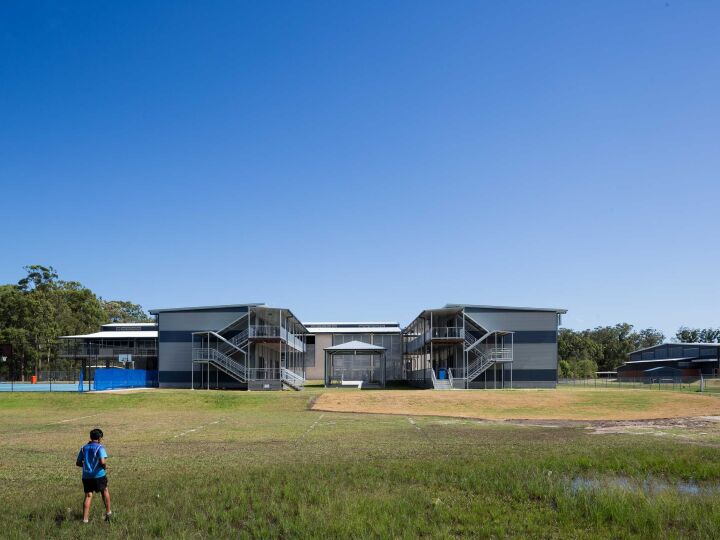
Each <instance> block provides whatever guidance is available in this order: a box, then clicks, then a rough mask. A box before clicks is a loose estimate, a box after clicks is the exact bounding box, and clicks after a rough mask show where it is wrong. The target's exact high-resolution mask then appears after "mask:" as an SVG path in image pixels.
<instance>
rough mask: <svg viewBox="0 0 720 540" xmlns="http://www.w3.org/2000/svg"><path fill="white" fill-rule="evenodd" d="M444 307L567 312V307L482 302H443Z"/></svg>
mask: <svg viewBox="0 0 720 540" xmlns="http://www.w3.org/2000/svg"><path fill="white" fill-rule="evenodd" d="M445 307H446V308H464V307H468V308H482V309H495V310H499V311H551V312H554V313H567V309H564V308H538V307H524V306H522V307H521V306H488V305H484V304H445Z"/></svg>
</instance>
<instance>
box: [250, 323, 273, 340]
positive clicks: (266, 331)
mask: <svg viewBox="0 0 720 540" xmlns="http://www.w3.org/2000/svg"><path fill="white" fill-rule="evenodd" d="M250 337H280V327H279V326H274V325H269V324H254V325H252V326H251V327H250Z"/></svg>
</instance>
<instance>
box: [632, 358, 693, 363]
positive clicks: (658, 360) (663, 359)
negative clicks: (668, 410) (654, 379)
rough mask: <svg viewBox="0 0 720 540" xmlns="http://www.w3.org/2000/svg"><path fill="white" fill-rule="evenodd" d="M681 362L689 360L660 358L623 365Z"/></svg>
mask: <svg viewBox="0 0 720 540" xmlns="http://www.w3.org/2000/svg"><path fill="white" fill-rule="evenodd" d="M682 360H691V358H660V359H657V360H632V361H630V362H625V364H650V363H652V362H680V361H682Z"/></svg>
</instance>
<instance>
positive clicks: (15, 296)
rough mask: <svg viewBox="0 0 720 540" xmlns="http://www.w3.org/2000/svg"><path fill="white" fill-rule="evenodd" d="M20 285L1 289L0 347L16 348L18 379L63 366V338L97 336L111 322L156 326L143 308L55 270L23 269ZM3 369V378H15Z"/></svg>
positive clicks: (41, 268) (0, 371)
mask: <svg viewBox="0 0 720 540" xmlns="http://www.w3.org/2000/svg"><path fill="white" fill-rule="evenodd" d="M23 269H24V270H25V273H26V275H25V276H24V277H23V278H21V279H20V280H19V281H18V282H17V283H15V284H6V285H0V344H9V345H10V346H12V351H13V358H12V359H11V361H12V363H13V365H14V368H15V373H14V375H15V377H16V378H18V379H19V378H25V377H27V376H29V375H30V374H33V373H35V374H37V373H38V372H39V371H40V370H41V369H43V367H46V368H47V367H50V366H54V367H56V368H58V367H59V365H58V363H57V354H58V347H59V342H58V336H66V335H76V334H86V333H90V332H97V331H98V330H99V326H100V325H102V324H107V323H109V322H151V321H152V320H153V319H152V318H151V316H150V315H149V314H148V313H147V312H146V311H145V310H144V309H143V308H142V306H140V305H138V304H134V303H132V302H130V301H127V300H105V299H103V298H102V297H100V296H98V295H96V294H95V293H93V292H92V291H91V290H90V289H88V288H87V287H85V286H83V285H82V284H81V283H79V282H77V281H65V280H62V279H60V277H59V276H58V273H57V271H56V270H55V269H54V268H53V267H52V266H42V265H31V266H25V267H23ZM9 364H10V363H9V362H5V363H4V365H0V377H3V378H7V377H8V376H9V375H10V365H9Z"/></svg>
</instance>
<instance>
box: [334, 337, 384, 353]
mask: <svg viewBox="0 0 720 540" xmlns="http://www.w3.org/2000/svg"><path fill="white" fill-rule="evenodd" d="M325 350H326V351H327V352H330V353H333V352H338V353H344V354H348V353H352V352H354V351H357V352H363V353H365V354H382V352H383V351H384V350H385V347H381V346H380V345H371V344H370V343H365V342H363V341H357V340H353V341H348V342H347V343H341V344H340V345H333V346H332V347H326V348H325Z"/></svg>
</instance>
